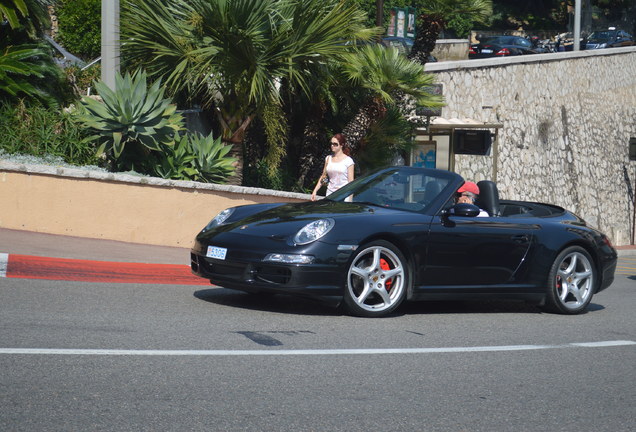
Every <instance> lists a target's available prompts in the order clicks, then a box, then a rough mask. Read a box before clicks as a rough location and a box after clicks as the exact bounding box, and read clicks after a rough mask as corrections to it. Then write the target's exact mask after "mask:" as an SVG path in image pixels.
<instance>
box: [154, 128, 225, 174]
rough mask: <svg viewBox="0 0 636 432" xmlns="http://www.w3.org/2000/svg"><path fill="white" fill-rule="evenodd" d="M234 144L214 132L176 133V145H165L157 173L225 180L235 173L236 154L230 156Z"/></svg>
mask: <svg viewBox="0 0 636 432" xmlns="http://www.w3.org/2000/svg"><path fill="white" fill-rule="evenodd" d="M231 149H232V146H231V145H225V144H223V142H222V141H221V138H216V139H215V138H214V137H213V136H212V135H211V134H210V135H208V136H203V135H201V134H198V133H195V134H187V135H183V136H177V139H176V140H175V143H174V145H173V146H165V147H164V149H163V152H162V154H161V155H158V156H159V159H160V160H159V162H158V163H157V164H156V166H155V169H154V173H155V174H157V175H158V176H160V177H163V178H170V179H174V180H193V181H201V182H210V183H225V182H226V181H227V179H228V177H230V176H231V175H233V174H234V170H235V167H234V165H235V163H236V158H233V157H229V156H227V155H228V153H229V152H230V150H231Z"/></svg>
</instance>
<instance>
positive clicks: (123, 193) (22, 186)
mask: <svg viewBox="0 0 636 432" xmlns="http://www.w3.org/2000/svg"><path fill="white" fill-rule="evenodd" d="M309 198H310V197H309V195H304V194H297V193H287V192H280V191H270V190H265V189H258V188H245V187H240V186H226V185H212V184H207V183H196V182H187V181H173V180H164V179H158V178H148V177H136V176H131V175H121V174H110V173H103V172H98V171H83V170H75V169H67V168H55V167H48V166H38V165H27V166H25V165H16V164H11V163H8V162H3V161H0V203H2V204H1V206H0V227H3V228H10V229H18V230H25V231H35V232H43V233H49V234H63V235H71V236H77V237H87V238H99V239H108V240H119V241H125V242H132V243H143V244H154V245H162V246H178V247H190V246H191V245H192V241H193V240H194V236H195V235H196V233H197V232H198V231H199V230H200V229H201V228H203V227H204V226H205V225H206V224H207V223H208V222H209V221H210V219H212V217H214V216H215V215H216V214H217V213H218V212H220V211H221V210H223V209H225V208H227V207H231V206H236V205H244V204H255V203H263V202H293V201H304V200H307V199H309Z"/></svg>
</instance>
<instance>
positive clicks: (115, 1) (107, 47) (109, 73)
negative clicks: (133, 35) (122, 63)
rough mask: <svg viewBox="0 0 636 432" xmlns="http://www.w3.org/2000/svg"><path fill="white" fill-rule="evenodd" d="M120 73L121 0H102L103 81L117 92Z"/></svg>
mask: <svg viewBox="0 0 636 432" xmlns="http://www.w3.org/2000/svg"><path fill="white" fill-rule="evenodd" d="M118 72H119V0H102V81H104V83H106V85H107V86H108V87H110V88H111V90H115V75H116V74H117V73H118Z"/></svg>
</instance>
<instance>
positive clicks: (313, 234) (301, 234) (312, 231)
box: [294, 219, 336, 245]
mask: <svg viewBox="0 0 636 432" xmlns="http://www.w3.org/2000/svg"><path fill="white" fill-rule="evenodd" d="M335 224H336V221H334V220H333V219H318V220H316V221H313V222H310V223H308V224H307V225H305V226H304V227H302V228H301V229H300V230H299V231H298V232H297V233H296V235H295V236H294V243H295V244H297V245H304V244H307V243H311V242H313V241H316V240H318V239H319V238H321V237H323V236H324V235H325V234H327V233H328V232H329V231H331V228H333V227H334V225H335Z"/></svg>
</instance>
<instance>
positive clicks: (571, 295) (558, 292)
mask: <svg viewBox="0 0 636 432" xmlns="http://www.w3.org/2000/svg"><path fill="white" fill-rule="evenodd" d="M548 284H549V285H548V296H547V304H546V306H547V307H548V309H550V310H552V311H553V312H557V313H562V314H577V313H580V312H582V311H583V310H584V309H585V308H586V307H587V305H588V304H590V301H591V300H592V295H594V286H595V284H596V270H595V268H594V264H593V261H592V257H590V254H589V253H587V251H586V250H585V249H583V248H582V247H580V246H570V247H569V248H567V249H564V250H563V251H562V252H561V253H560V254H559V256H557V258H556V259H555V260H554V264H552V268H551V269H550V275H549V277H548Z"/></svg>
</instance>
